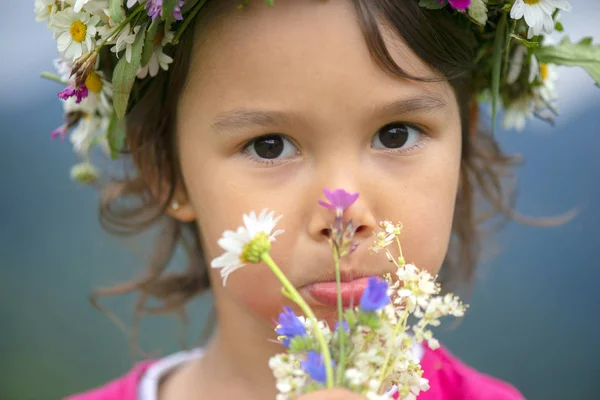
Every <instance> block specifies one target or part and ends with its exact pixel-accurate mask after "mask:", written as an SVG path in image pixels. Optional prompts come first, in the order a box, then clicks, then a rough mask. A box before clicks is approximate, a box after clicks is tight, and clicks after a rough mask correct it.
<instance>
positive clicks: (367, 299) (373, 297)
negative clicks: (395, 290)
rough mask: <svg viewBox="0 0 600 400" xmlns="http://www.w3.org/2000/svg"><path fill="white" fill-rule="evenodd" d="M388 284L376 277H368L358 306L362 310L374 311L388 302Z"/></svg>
mask: <svg viewBox="0 0 600 400" xmlns="http://www.w3.org/2000/svg"><path fill="white" fill-rule="evenodd" d="M387 290H388V284H387V282H386V281H384V280H380V279H379V278H377V277H374V276H373V277H371V278H369V282H368V285H367V288H366V289H365V291H364V292H363V294H362V296H361V297H360V308H361V309H362V310H364V311H375V310H379V309H380V308H383V307H385V306H386V305H387V304H388V303H389V302H390V297H389V296H388V294H387Z"/></svg>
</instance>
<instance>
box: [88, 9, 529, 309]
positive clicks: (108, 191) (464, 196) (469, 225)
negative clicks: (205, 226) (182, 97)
mask: <svg viewBox="0 0 600 400" xmlns="http://www.w3.org/2000/svg"><path fill="white" fill-rule="evenodd" d="M257 1H258V0H257ZM216 4H218V6H217V5H216ZM353 4H354V6H355V8H356V12H357V15H358V21H359V23H360V26H361V28H362V31H363V33H364V38H365V40H366V42H367V44H368V47H369V49H370V52H371V55H372V57H373V59H374V60H376V62H377V63H378V64H379V65H380V66H381V68H382V69H383V70H385V71H387V72H389V73H390V74H394V75H396V76H398V75H399V76H403V77H407V78H410V79H422V78H420V77H414V76H410V75H409V74H407V73H406V72H405V71H403V70H402V69H401V68H400V67H399V66H398V65H396V64H395V62H394V61H393V60H392V58H391V56H390V54H389V52H388V50H387V49H386V46H385V44H384V41H383V37H382V35H383V32H382V31H381V27H382V22H383V24H384V25H385V26H386V29H387V28H391V29H392V31H393V32H395V33H397V34H398V35H399V36H400V37H402V38H403V40H404V41H405V42H406V43H407V45H408V46H409V47H410V48H411V49H412V50H413V51H414V52H415V53H416V54H417V55H418V56H419V57H420V58H421V59H422V60H423V61H424V62H425V63H427V64H428V65H429V66H431V67H432V68H433V69H434V70H436V71H438V72H439V73H440V74H441V75H442V76H443V77H444V79H446V80H448V82H449V83H450V85H451V86H452V88H453V90H454V92H455V95H456V98H457V99H458V104H459V107H460V120H461V123H462V156H461V157H462V160H461V169H460V177H461V182H460V187H459V191H458V194H457V199H456V208H455V215H454V222H453V228H452V237H451V242H450V249H449V251H448V255H447V257H446V259H445V261H444V264H443V266H442V270H441V275H440V278H441V282H442V285H443V287H445V288H449V287H450V286H449V285H451V284H452V285H453V286H455V284H469V283H471V281H472V279H473V276H474V271H475V267H476V264H477V260H478V256H479V254H480V240H481V236H480V233H481V231H480V230H479V227H480V224H481V223H483V222H484V221H486V220H488V219H490V218H492V217H495V216H504V217H506V218H504V219H510V218H513V219H514V218H516V217H518V216H516V215H515V214H514V213H513V211H512V201H511V199H512V193H513V191H512V190H508V189H507V188H510V186H508V183H510V182H512V180H513V179H512V176H511V174H510V171H511V169H510V167H511V166H512V165H513V164H514V162H515V159H513V158H511V157H507V156H505V155H504V154H503V153H502V151H501V149H500V148H499V146H498V144H497V143H496V141H495V140H494V138H493V137H491V136H490V135H489V134H487V133H485V132H484V131H483V130H480V129H479V124H478V122H479V107H478V103H477V101H476V98H475V93H474V88H473V71H474V65H473V60H474V58H475V54H474V52H475V47H476V42H475V38H474V36H473V33H472V28H471V27H470V26H469V24H468V23H466V22H467V21H466V18H465V17H464V16H460V15H454V14H453V12H452V10H451V9H450V8H449V7H446V8H444V9H442V10H427V9H424V8H422V7H420V6H419V5H418V1H417V0H411V1H400V0H353ZM225 5H226V6H231V7H233V6H234V5H233V3H232V2H228V1H219V2H215V1H211V2H208V3H207V4H206V5H205V7H204V8H203V10H202V11H201V13H200V14H199V15H198V16H197V18H196V21H195V22H194V23H195V26H201V27H202V29H203V30H206V29H210V27H211V23H214V21H215V20H216V19H217V17H219V16H221V15H222V13H221V12H222V10H223V9H224V7H225ZM193 31H194V30H193V29H188V31H187V32H186V33H185V34H184V35H183V36H182V38H181V41H180V43H179V44H178V45H177V46H175V47H174V48H171V49H170V50H171V51H172V53H171V54H172V56H173V58H174V62H173V64H172V65H171V68H170V71H169V73H161V74H159V75H158V76H157V77H155V78H153V80H152V83H151V84H150V85H148V88H147V91H146V92H145V93H144V94H143V96H142V97H141V99H140V101H139V102H138V103H137V104H136V105H135V106H134V107H133V108H132V109H131V111H130V112H129V114H128V116H127V124H128V132H127V144H128V147H129V149H130V155H129V160H131V161H132V165H131V169H130V170H129V172H130V174H129V176H126V177H125V178H121V179H114V180H113V181H112V182H111V183H110V184H109V185H108V186H106V187H105V188H104V189H103V191H102V194H103V195H102V200H101V208H100V209H101V213H100V217H101V221H102V224H103V226H104V227H105V229H106V230H108V231H109V232H112V233H116V234H135V233H140V232H142V231H145V230H147V229H148V228H150V227H153V226H157V225H158V226H160V227H161V229H162V230H161V234H160V237H159V238H158V239H157V241H156V245H155V246H154V254H153V257H152V261H151V263H150V265H149V266H148V268H147V270H146V272H145V274H144V275H142V276H141V277H139V278H136V279H134V280H132V281H130V282H126V283H124V284H122V285H119V286H117V287H114V288H109V289H103V290H100V291H98V292H96V293H95V294H94V295H93V297H92V299H93V301H94V303H95V304H97V303H96V300H97V297H98V296H104V295H112V294H122V293H129V292H135V291H137V292H139V298H138V302H137V304H136V311H137V315H138V317H139V316H141V315H142V314H157V313H167V312H182V311H183V309H184V306H185V305H186V303H187V302H188V301H189V300H190V299H192V298H193V297H194V296H196V295H197V294H199V293H201V292H203V291H205V290H207V289H209V288H210V281H209V279H208V272H207V268H206V265H205V260H204V258H203V253H202V249H201V246H200V240H199V237H198V230H197V226H196V224H195V223H182V222H179V221H177V220H175V219H173V218H171V217H169V216H168V215H167V214H166V213H165V209H166V207H167V206H168V204H170V202H171V201H172V197H173V195H174V193H175V191H176V188H177V187H178V186H180V185H181V184H182V183H181V182H182V180H181V171H180V164H179V159H178V155H177V152H176V138H175V129H176V127H175V115H176V107H177V101H178V98H179V96H178V95H179V93H180V91H181V90H182V88H183V86H184V84H185V81H186V78H187V73H188V68H189V64H190V53H191V48H192V41H193V40H194V33H193ZM165 185H166V186H165ZM165 193H166V194H167V195H166V196H165V195H164V194H165ZM159 194H162V195H159ZM131 199H133V200H135V204H133V205H132V204H131V202H129V200H131ZM476 200H477V205H478V207H477V209H476V206H475V205H476ZM178 245H182V246H183V248H184V249H186V252H187V257H188V267H187V269H186V270H185V271H183V272H167V265H168V264H169V262H170V260H171V258H172V256H173V253H174V250H175V248H176V247H177V246H178ZM149 298H155V299H158V300H160V301H161V302H162V306H161V307H158V308H149V307H146V301H147V300H148V299H149Z"/></svg>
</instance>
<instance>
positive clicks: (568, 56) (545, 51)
mask: <svg viewBox="0 0 600 400" xmlns="http://www.w3.org/2000/svg"><path fill="white" fill-rule="evenodd" d="M535 56H536V57H537V59H538V61H539V62H541V63H544V64H556V65H563V66H568V67H581V68H583V69H584V70H585V71H586V72H587V73H588V74H589V75H590V76H591V77H592V79H593V80H594V82H596V85H597V86H600V45H598V44H596V45H594V44H592V38H590V37H588V38H584V39H582V40H581V41H580V42H579V43H571V40H570V39H569V38H568V37H565V38H564V39H563V40H562V41H561V42H560V43H559V44H558V45H554V46H543V47H540V48H539V49H537V50H536V51H535Z"/></svg>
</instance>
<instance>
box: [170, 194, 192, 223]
mask: <svg viewBox="0 0 600 400" xmlns="http://www.w3.org/2000/svg"><path fill="white" fill-rule="evenodd" d="M166 213H167V214H169V215H170V216H171V217H173V218H175V219H177V220H179V221H181V222H192V221H194V220H196V212H195V211H194V207H193V205H192V203H191V202H190V201H189V199H188V197H187V196H186V195H185V193H183V192H182V191H177V192H176V193H175V195H174V196H173V198H172V199H171V201H170V203H169V206H168V207H167V209H166Z"/></svg>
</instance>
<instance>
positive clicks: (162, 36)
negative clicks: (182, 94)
mask: <svg viewBox="0 0 600 400" xmlns="http://www.w3.org/2000/svg"><path fill="white" fill-rule="evenodd" d="M174 37H175V34H174V33H173V32H170V31H166V28H165V32H164V33H163V32H162V31H161V32H160V33H159V34H157V35H156V38H154V48H153V50H152V56H151V57H150V61H148V64H146V65H144V66H142V67H141V68H140V69H139V71H138V74H137V76H138V78H140V79H144V78H145V77H146V76H148V74H150V76H151V77H154V76H156V75H157V74H158V71H159V70H160V69H162V70H165V71H168V70H169V64H171V63H172V62H173V59H172V58H171V57H169V56H168V55H166V54H165V53H164V51H163V48H164V46H166V45H167V44H169V43H171V41H172V40H173V38H174Z"/></svg>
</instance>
